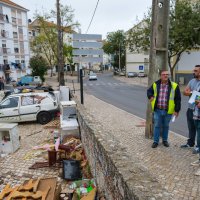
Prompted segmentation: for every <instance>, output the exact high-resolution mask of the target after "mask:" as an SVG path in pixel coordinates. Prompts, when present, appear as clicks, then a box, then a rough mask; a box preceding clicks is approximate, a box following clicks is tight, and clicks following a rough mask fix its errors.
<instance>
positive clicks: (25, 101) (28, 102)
mask: <svg viewBox="0 0 200 200" xmlns="http://www.w3.org/2000/svg"><path fill="white" fill-rule="evenodd" d="M21 98H22V106H28V105H33V104H35V103H34V97H33V96H27V97H26V96H22V97H21Z"/></svg>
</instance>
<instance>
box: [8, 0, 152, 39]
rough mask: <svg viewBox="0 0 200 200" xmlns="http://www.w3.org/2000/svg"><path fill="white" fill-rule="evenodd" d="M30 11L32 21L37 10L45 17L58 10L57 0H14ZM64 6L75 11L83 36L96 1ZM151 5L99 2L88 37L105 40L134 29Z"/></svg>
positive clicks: (68, 1)
mask: <svg viewBox="0 0 200 200" xmlns="http://www.w3.org/2000/svg"><path fill="white" fill-rule="evenodd" d="M11 1H13V2H14V3H17V4H19V5H21V6H23V7H25V8H27V9H28V10H30V11H29V12H28V18H29V19H33V16H34V13H35V11H36V10H37V12H38V13H40V14H42V13H45V12H49V11H50V10H52V9H55V8H56V7H55V3H56V0H11ZM60 3H61V4H62V5H70V6H71V7H72V9H74V20H75V21H78V22H79V23H80V24H81V26H80V29H81V33H86V31H87V28H88V26H89V23H90V20H91V18H92V15H93V12H94V9H95V7H96V4H97V0H60ZM151 5H152V0H99V4H98V7H97V10H96V13H95V16H94V18H93V21H92V24H91V26H90V28H89V30H88V33H89V34H101V35H102V36H103V39H105V38H106V35H107V33H109V32H113V31H117V30H124V31H127V30H129V29H130V28H132V27H133V26H134V25H135V24H136V23H137V22H138V20H139V21H140V20H142V19H143V16H144V13H147V11H148V8H150V7H151Z"/></svg>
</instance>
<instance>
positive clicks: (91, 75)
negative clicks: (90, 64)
mask: <svg viewBox="0 0 200 200" xmlns="http://www.w3.org/2000/svg"><path fill="white" fill-rule="evenodd" d="M92 80H97V75H96V74H95V73H92V74H89V81H92Z"/></svg>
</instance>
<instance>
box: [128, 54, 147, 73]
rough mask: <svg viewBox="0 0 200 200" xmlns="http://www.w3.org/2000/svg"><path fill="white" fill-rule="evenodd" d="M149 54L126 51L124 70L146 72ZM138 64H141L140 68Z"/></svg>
mask: <svg viewBox="0 0 200 200" xmlns="http://www.w3.org/2000/svg"><path fill="white" fill-rule="evenodd" d="M148 62H149V55H145V54H140V53H131V52H127V53H126V72H146V73H147V72H148V69H149V63H148ZM139 66H141V67H142V66H143V67H142V68H143V69H140V67H139Z"/></svg>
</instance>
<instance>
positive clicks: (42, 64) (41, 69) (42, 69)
mask: <svg viewBox="0 0 200 200" xmlns="http://www.w3.org/2000/svg"><path fill="white" fill-rule="evenodd" d="M30 67H31V69H32V76H40V78H41V80H42V82H44V81H45V78H44V75H45V73H46V72H47V68H48V63H47V61H46V60H45V59H44V58H43V57H41V56H34V57H32V58H31V59H30Z"/></svg>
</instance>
